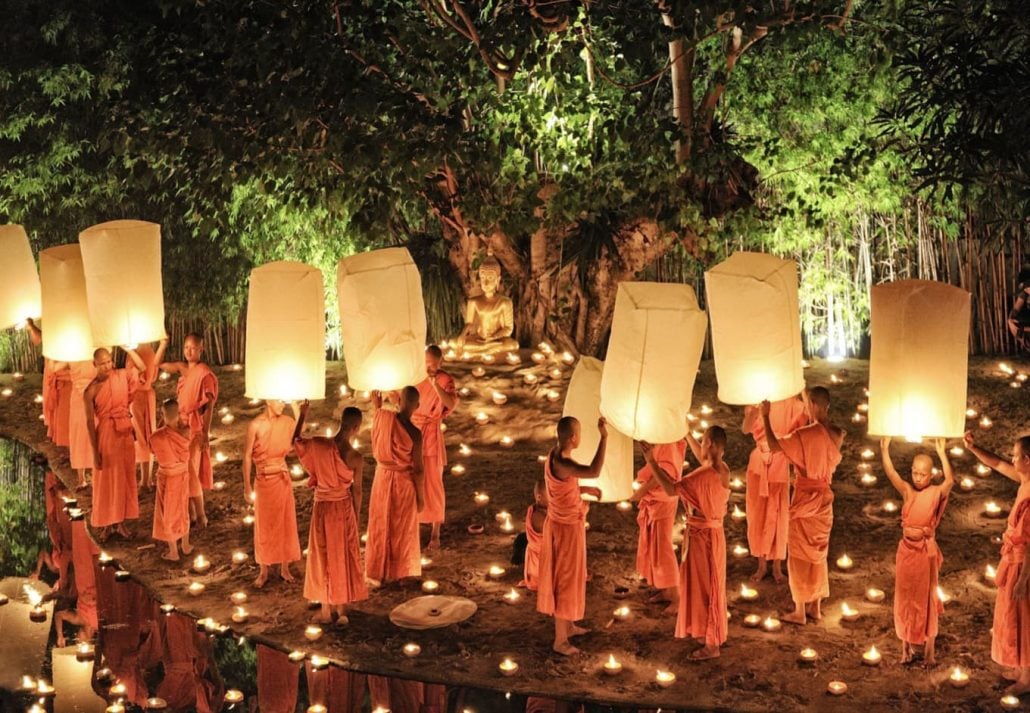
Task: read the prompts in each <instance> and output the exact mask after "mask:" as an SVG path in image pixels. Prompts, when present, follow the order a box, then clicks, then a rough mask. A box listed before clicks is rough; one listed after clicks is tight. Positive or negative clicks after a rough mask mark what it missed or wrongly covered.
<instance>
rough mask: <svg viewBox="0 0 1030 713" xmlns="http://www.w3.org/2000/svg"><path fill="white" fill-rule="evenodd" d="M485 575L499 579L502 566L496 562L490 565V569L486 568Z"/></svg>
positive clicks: (502, 573)
mask: <svg viewBox="0 0 1030 713" xmlns="http://www.w3.org/2000/svg"><path fill="white" fill-rule="evenodd" d="M487 575H488V576H489V577H490V579H500V578H501V577H503V576H504V567H501V566H499V565H496V564H493V565H490V569H489V570H487Z"/></svg>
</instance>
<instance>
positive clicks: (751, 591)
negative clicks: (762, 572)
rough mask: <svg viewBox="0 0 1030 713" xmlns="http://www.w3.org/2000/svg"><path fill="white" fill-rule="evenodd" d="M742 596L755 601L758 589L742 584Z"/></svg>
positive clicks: (748, 600) (749, 600)
mask: <svg viewBox="0 0 1030 713" xmlns="http://www.w3.org/2000/svg"><path fill="white" fill-rule="evenodd" d="M740 598H741V599H743V600H744V601H745V602H753V601H754V600H756V599H758V590H757V589H755V588H753V587H749V586H747V585H746V584H741V585H740Z"/></svg>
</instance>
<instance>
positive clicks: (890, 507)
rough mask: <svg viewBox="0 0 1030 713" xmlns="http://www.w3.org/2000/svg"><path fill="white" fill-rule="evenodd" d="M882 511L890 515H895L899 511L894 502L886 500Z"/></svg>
mask: <svg viewBox="0 0 1030 713" xmlns="http://www.w3.org/2000/svg"><path fill="white" fill-rule="evenodd" d="M881 509H882V510H883V511H884V512H885V513H887V514H888V515H893V514H894V513H896V512H897V511H898V504H897V503H896V502H894V501H893V500H884V501H883V505H882V506H881Z"/></svg>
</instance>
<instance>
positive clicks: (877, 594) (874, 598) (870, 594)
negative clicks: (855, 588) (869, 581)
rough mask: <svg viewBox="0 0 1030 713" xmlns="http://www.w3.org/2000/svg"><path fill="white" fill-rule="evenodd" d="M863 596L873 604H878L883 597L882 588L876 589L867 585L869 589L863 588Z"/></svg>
mask: <svg viewBox="0 0 1030 713" xmlns="http://www.w3.org/2000/svg"><path fill="white" fill-rule="evenodd" d="M865 598H866V599H867V600H868V601H870V602H872V603H873V604H879V603H880V602H882V601H883V598H884V593H883V590H882V589H877V588H876V587H869V589H867V590H865Z"/></svg>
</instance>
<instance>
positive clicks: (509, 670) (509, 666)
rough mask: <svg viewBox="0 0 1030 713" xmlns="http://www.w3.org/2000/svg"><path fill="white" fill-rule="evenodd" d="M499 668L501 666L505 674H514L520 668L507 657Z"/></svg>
mask: <svg viewBox="0 0 1030 713" xmlns="http://www.w3.org/2000/svg"><path fill="white" fill-rule="evenodd" d="M497 668H499V669H500V670H501V673H502V674H504V675H505V676H514V675H515V672H516V671H518V670H519V665H518V664H517V663H515V662H514V661H512V660H511V659H509V658H505V659H504V661H501V664H500V665H499V666H498V667H497Z"/></svg>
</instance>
